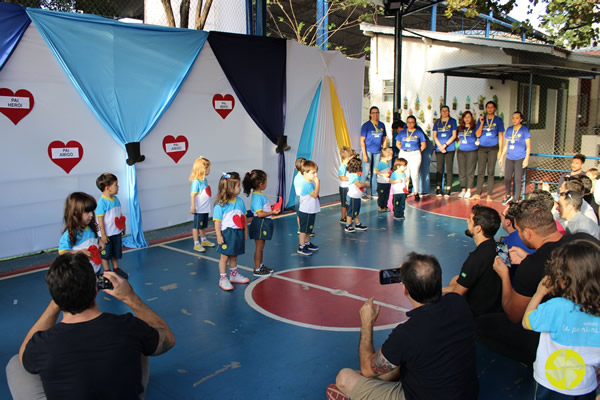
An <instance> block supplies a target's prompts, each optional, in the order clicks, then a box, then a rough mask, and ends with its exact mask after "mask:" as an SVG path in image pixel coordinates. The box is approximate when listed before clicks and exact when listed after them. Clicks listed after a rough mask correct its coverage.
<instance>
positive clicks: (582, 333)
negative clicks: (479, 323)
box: [523, 239, 600, 400]
mask: <svg viewBox="0 0 600 400" xmlns="http://www.w3.org/2000/svg"><path fill="white" fill-rule="evenodd" d="M598 266H600V246H599V245H598V244H597V243H595V242H593V241H591V240H586V239H579V240H573V241H570V242H568V243H566V244H564V245H562V246H561V247H559V248H557V249H556V250H554V252H553V253H552V257H551V259H550V261H549V262H548V264H546V274H547V275H546V277H544V279H542V281H541V282H540V284H539V285H538V288H537V291H536V292H535V294H534V295H533V297H532V298H531V300H530V301H529V305H527V309H526V310H525V315H524V316H523V327H524V328H525V329H529V330H533V331H536V332H541V335H540V341H539V344H538V348H537V355H536V358H535V362H534V364H533V376H534V378H535V380H536V382H537V387H536V393H535V398H537V399H565V400H567V399H577V400H594V399H595V397H596V396H595V393H596V387H597V386H598V382H597V377H596V370H598V368H599V367H600V333H599V331H600V303H599V302H598V297H599V296H600V269H599V268H598ZM548 296H549V297H552V298H551V299H550V300H548V301H546V302H544V303H542V301H543V300H544V298H546V297H548Z"/></svg>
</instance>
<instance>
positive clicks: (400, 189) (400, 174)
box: [390, 158, 410, 221]
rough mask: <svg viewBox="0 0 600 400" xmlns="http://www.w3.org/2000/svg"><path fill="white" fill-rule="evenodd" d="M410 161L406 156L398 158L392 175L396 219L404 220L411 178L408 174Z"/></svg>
mask: <svg viewBox="0 0 600 400" xmlns="http://www.w3.org/2000/svg"><path fill="white" fill-rule="evenodd" d="M407 165H408V162H407V161H406V160H405V159H404V158H397V159H396V161H395V162H394V172H392V176H390V183H391V184H392V194H393V195H394V200H393V201H394V219H396V220H398V221H402V220H404V207H405V205H406V195H407V194H408V182H409V181H410V178H408V177H407V176H406V167H407Z"/></svg>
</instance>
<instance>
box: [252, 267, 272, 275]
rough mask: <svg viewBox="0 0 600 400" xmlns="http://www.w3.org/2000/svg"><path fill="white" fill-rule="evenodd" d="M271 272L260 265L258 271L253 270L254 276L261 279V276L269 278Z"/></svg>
mask: <svg viewBox="0 0 600 400" xmlns="http://www.w3.org/2000/svg"><path fill="white" fill-rule="evenodd" d="M272 273H273V270H272V269H271V268H269V267H267V266H266V265H261V266H260V268H259V269H255V270H254V276H258V277H262V276H271V274H272Z"/></svg>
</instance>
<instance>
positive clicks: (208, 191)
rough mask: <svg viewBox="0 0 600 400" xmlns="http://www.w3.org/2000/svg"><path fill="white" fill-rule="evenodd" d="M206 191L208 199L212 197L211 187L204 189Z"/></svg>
mask: <svg viewBox="0 0 600 400" xmlns="http://www.w3.org/2000/svg"><path fill="white" fill-rule="evenodd" d="M204 191H205V192H206V194H207V195H208V197H212V190H210V186H207V187H206V189H204Z"/></svg>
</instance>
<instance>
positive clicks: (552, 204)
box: [515, 189, 567, 258]
mask: <svg viewBox="0 0 600 400" xmlns="http://www.w3.org/2000/svg"><path fill="white" fill-rule="evenodd" d="M528 200H538V202H539V203H540V205H541V206H543V207H544V208H545V209H546V210H548V211H550V212H551V213H552V215H553V216H554V223H555V224H556V229H557V230H558V231H559V232H560V233H561V234H562V235H564V234H566V233H567V231H565V229H564V228H563V226H562V225H561V224H560V222H558V221H557V220H556V216H555V215H554V211H555V209H556V207H558V203H557V202H556V201H555V200H554V196H552V194H551V193H550V192H549V191H547V190H545V189H535V190H534V191H533V192H531V193H530V194H529V196H528ZM515 228H516V227H515ZM534 251H535V250H534ZM526 256H527V254H525V253H522V257H521V258H525V257H526Z"/></svg>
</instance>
